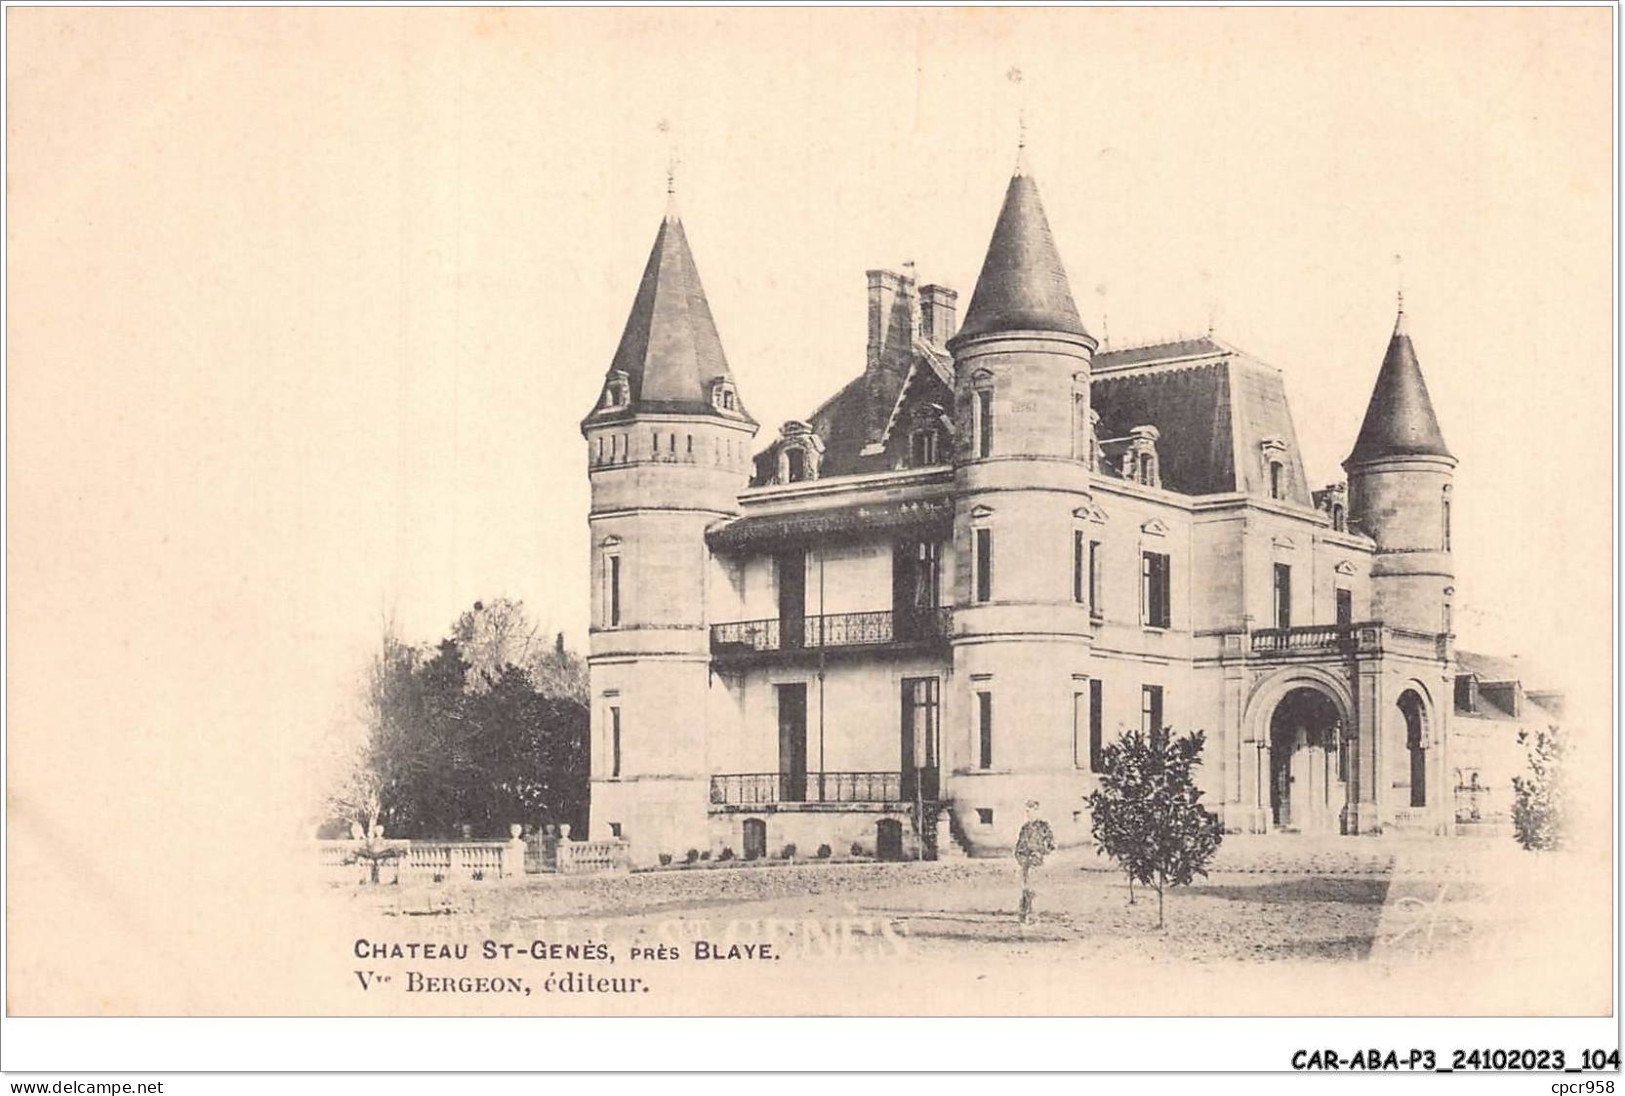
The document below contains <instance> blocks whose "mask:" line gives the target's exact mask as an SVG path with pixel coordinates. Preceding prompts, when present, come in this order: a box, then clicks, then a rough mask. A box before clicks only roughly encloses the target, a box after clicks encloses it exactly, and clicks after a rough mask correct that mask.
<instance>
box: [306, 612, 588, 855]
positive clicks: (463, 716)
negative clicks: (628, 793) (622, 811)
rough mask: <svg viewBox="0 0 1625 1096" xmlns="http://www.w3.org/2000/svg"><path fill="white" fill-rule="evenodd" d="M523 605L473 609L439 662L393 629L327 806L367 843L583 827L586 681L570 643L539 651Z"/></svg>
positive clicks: (443, 645) (437, 651)
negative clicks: (522, 827) (558, 824)
mask: <svg viewBox="0 0 1625 1096" xmlns="http://www.w3.org/2000/svg"><path fill="white" fill-rule="evenodd" d="M536 636H537V630H536V629H535V628H534V627H532V626H531V625H530V624H529V623H528V622H527V621H526V620H525V619H524V616H523V612H522V610H521V607H520V606H519V604H518V603H517V602H508V601H499V602H495V603H493V607H492V609H490V610H487V609H486V608H485V607H484V606H482V605H478V604H476V606H475V609H474V610H473V612H471V613H464V614H463V615H462V616H461V617H460V618H459V619H458V621H457V622H456V623H455V624H454V625H453V626H452V629H451V634H450V635H448V636H447V637H446V638H445V639H443V640H442V641H441V642H440V643H439V645H438V646H437V647H435V648H434V649H433V650H432V651H422V650H414V649H412V648H410V647H408V646H406V645H405V644H402V643H401V642H400V641H399V640H397V639H396V638H395V637H394V635H393V632H392V631H390V630H386V634H385V638H384V642H383V644H382V647H381V650H380V652H379V653H378V654H377V655H376V656H375V657H374V659H373V662H372V664H371V666H370V667H369V671H368V674H367V677H366V679H365V682H364V685H363V689H362V693H363V698H362V705H361V709H362V719H361V720H360V724H361V730H362V733H361V735H360V736H359V739H358V741H357V742H355V743H354V744H352V745H351V747H350V751H349V755H348V756H347V757H346V758H345V759H344V765H343V768H342V769H341V773H342V776H341V777H340V779H338V780H337V781H336V782H335V791H334V792H333V795H332V797H331V800H330V806H331V809H332V811H333V812H335V813H336V814H338V816H339V817H341V818H343V819H345V820H346V821H352V822H355V823H356V824H357V825H358V826H359V828H360V829H361V831H362V833H363V834H365V835H367V836H368V838H369V841H370V839H371V837H372V835H373V834H375V833H376V832H377V831H378V830H379V829H380V828H383V829H384V830H386V831H387V832H388V833H389V834H391V835H392V836H397V837H408V836H411V837H456V836H459V835H460V832H461V831H462V829H463V827H465V826H466V827H469V828H470V831H471V832H477V833H478V834H479V835H480V836H482V837H502V836H506V834H507V829H508V826H509V825H510V824H511V823H513V822H517V821H522V820H526V819H532V820H541V819H546V820H548V821H564V822H570V823H571V824H572V825H575V826H578V827H581V828H585V826H586V822H587V784H588V734H587V708H586V704H585V701H584V696H585V674H584V672H582V670H581V660H580V659H579V658H578V657H576V656H575V655H573V654H571V653H569V652H568V651H566V650H565V649H564V642H563V637H562V636H559V637H558V639H557V640H556V641H555V642H554V643H553V644H552V645H549V644H547V643H545V642H537V640H536Z"/></svg>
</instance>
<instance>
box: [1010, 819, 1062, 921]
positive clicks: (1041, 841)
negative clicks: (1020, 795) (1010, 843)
mask: <svg viewBox="0 0 1625 1096" xmlns="http://www.w3.org/2000/svg"><path fill="white" fill-rule="evenodd" d="M1037 806H1038V804H1036V803H1028V804H1027V809H1028V810H1029V811H1030V810H1033V809H1035V808H1036V807H1037ZM1054 851H1055V832H1054V831H1053V830H1051V829H1050V825H1049V823H1048V822H1045V821H1044V820H1043V819H1042V818H1031V819H1028V820H1027V821H1026V822H1024V823H1023V824H1022V826H1021V833H1020V834H1018V835H1017V836H1016V863H1018V864H1020V865H1021V909H1020V912H1019V914H1018V916H1019V917H1020V918H1021V923H1022V924H1024V925H1025V924H1026V923H1027V922H1028V921H1031V920H1032V917H1033V899H1034V898H1035V897H1036V896H1035V895H1034V893H1033V890H1032V888H1031V887H1029V886H1028V885H1027V884H1028V878H1029V876H1030V874H1031V872H1032V870H1033V869H1034V868H1037V867H1041V866H1042V865H1043V863H1044V858H1045V857H1046V856H1048V855H1049V854H1050V853H1052V852H1054Z"/></svg>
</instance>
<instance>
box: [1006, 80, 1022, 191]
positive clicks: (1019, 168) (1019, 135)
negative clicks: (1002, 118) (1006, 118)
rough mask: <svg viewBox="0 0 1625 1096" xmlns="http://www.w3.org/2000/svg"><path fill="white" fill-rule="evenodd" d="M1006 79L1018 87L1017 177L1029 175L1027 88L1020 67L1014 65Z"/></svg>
mask: <svg viewBox="0 0 1625 1096" xmlns="http://www.w3.org/2000/svg"><path fill="white" fill-rule="evenodd" d="M1004 78H1005V79H1006V80H1009V81H1010V82H1011V83H1012V84H1014V85H1016V89H1017V96H1018V98H1017V100H1016V170H1015V174H1016V175H1025V174H1027V88H1026V81H1025V74H1024V73H1023V72H1022V71H1021V66H1020V65H1012V66H1011V67H1010V71H1009V72H1007V73H1005V74H1004Z"/></svg>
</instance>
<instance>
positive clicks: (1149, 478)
mask: <svg viewBox="0 0 1625 1096" xmlns="http://www.w3.org/2000/svg"><path fill="white" fill-rule="evenodd" d="M1161 437H1162V432H1161V431H1159V430H1158V429H1157V428H1156V427H1155V426H1136V427H1135V428H1134V429H1132V430H1130V431H1129V432H1128V448H1127V449H1125V450H1123V463H1122V467H1121V471H1122V475H1123V478H1124V479H1126V480H1133V481H1134V482H1135V483H1140V484H1144V485H1145V486H1147V487H1161V486H1162V469H1161V466H1160V463H1161V462H1160V461H1159V460H1158V459H1157V440H1158V439H1159V438H1161Z"/></svg>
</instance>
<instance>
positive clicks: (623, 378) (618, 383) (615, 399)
mask: <svg viewBox="0 0 1625 1096" xmlns="http://www.w3.org/2000/svg"><path fill="white" fill-rule="evenodd" d="M631 402H632V382H631V381H630V380H629V379H628V378H627V375H626V374H625V373H624V372H623V371H621V370H619V369H617V370H615V371H614V372H613V373H611V374H610V375H609V377H608V378H607V379H606V380H605V381H604V396H603V399H602V400H600V401H599V404H598V407H599V410H602V411H611V410H614V409H615V408H617V407H625V406H627V405H628V404H630V403H631Z"/></svg>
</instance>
